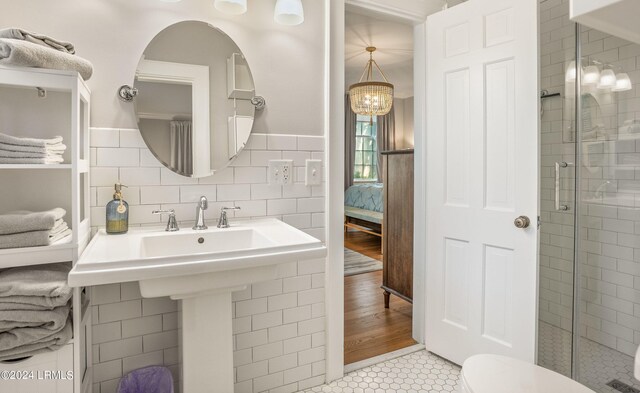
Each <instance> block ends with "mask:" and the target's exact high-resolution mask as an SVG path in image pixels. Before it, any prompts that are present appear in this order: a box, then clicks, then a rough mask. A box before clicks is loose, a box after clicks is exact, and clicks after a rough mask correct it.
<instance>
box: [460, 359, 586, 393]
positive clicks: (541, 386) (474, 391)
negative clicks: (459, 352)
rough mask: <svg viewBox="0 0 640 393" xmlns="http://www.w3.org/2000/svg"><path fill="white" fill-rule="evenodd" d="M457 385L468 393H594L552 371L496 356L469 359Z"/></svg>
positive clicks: (463, 367)
mask: <svg viewBox="0 0 640 393" xmlns="http://www.w3.org/2000/svg"><path fill="white" fill-rule="evenodd" d="M460 381H461V383H462V385H463V386H464V388H465V389H466V391H468V392H469V393H595V392H594V391H593V390H591V389H589V388H587V387H586V386H584V385H581V384H579V383H578V382H576V381H574V380H572V379H569V378H567V377H565V376H564V375H561V374H558V373H556V372H554V371H551V370H548V369H546V368H543V367H540V366H536V365H535V364H531V363H527V362H523V361H522V360H518V359H514V358H509V357H506V356H499V355H475V356H472V357H470V358H468V359H467V360H466V361H465V362H464V364H463V365H462V372H461V373H460Z"/></svg>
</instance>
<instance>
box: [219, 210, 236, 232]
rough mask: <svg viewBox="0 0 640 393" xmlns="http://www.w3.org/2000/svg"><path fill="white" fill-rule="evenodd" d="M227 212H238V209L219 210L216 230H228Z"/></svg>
mask: <svg viewBox="0 0 640 393" xmlns="http://www.w3.org/2000/svg"><path fill="white" fill-rule="evenodd" d="M227 210H240V207H238V206H234V207H223V208H222V209H220V218H219V219H218V228H229V227H230V226H231V225H229V220H228V219H227Z"/></svg>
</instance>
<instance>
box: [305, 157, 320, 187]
mask: <svg viewBox="0 0 640 393" xmlns="http://www.w3.org/2000/svg"><path fill="white" fill-rule="evenodd" d="M321 183H322V161H321V160H307V161H306V165H305V176H304V184H305V185H306V186H317V185H319V184H321Z"/></svg>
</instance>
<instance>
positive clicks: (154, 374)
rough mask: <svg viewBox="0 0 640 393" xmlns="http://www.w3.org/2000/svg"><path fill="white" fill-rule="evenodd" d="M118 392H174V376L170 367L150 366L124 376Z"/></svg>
mask: <svg viewBox="0 0 640 393" xmlns="http://www.w3.org/2000/svg"><path fill="white" fill-rule="evenodd" d="M118 393H173V377H172V376H171V371H169V369H168V368H166V367H162V366H149V367H144V368H139V369H137V370H133V371H131V372H130V373H129V374H127V375H125V376H124V377H122V379H121V380H120V384H119V385H118Z"/></svg>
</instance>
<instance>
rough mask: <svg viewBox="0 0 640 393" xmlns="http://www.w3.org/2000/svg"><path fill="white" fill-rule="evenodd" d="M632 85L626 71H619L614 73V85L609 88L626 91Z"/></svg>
mask: <svg viewBox="0 0 640 393" xmlns="http://www.w3.org/2000/svg"><path fill="white" fill-rule="evenodd" d="M632 88H633V85H632V84H631V79H629V75H628V74H627V73H626V72H620V73H619V74H617V75H616V85H615V87H613V88H612V89H611V91H616V92H618V91H627V90H631V89H632Z"/></svg>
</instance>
